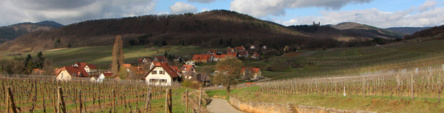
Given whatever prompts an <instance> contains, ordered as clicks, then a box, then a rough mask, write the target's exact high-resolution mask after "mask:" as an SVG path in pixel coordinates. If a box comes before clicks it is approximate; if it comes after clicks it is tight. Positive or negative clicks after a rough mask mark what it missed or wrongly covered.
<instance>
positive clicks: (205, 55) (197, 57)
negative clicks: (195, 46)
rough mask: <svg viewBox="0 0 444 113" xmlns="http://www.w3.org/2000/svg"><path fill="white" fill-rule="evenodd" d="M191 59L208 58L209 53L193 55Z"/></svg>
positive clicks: (209, 57)
mask: <svg viewBox="0 0 444 113" xmlns="http://www.w3.org/2000/svg"><path fill="white" fill-rule="evenodd" d="M192 59H193V60H210V59H211V55H207V54H203V55H193V58H192Z"/></svg>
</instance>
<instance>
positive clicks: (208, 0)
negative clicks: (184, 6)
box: [188, 0, 215, 3]
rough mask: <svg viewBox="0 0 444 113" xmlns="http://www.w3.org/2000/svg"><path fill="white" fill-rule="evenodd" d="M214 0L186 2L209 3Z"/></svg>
mask: <svg viewBox="0 0 444 113" xmlns="http://www.w3.org/2000/svg"><path fill="white" fill-rule="evenodd" d="M214 1H215V0H188V2H199V3H211V2H214Z"/></svg>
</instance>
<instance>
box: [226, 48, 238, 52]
mask: <svg viewBox="0 0 444 113" xmlns="http://www.w3.org/2000/svg"><path fill="white" fill-rule="evenodd" d="M235 52H236V50H234V48H231V47H228V49H227V53H235Z"/></svg>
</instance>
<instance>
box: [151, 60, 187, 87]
mask: <svg viewBox="0 0 444 113" xmlns="http://www.w3.org/2000/svg"><path fill="white" fill-rule="evenodd" d="M176 68H177V67H174V66H171V65H169V64H168V63H166V62H156V63H154V66H153V68H151V69H150V71H148V73H147V74H146V75H145V82H146V83H147V84H148V85H154V86H171V85H172V84H173V82H175V81H179V80H180V75H179V73H178V72H177V71H176ZM177 70H179V69H177Z"/></svg>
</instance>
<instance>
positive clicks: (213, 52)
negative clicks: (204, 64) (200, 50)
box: [207, 50, 217, 55]
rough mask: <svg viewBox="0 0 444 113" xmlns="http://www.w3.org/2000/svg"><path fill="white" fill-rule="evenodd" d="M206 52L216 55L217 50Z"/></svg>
mask: <svg viewBox="0 0 444 113" xmlns="http://www.w3.org/2000/svg"><path fill="white" fill-rule="evenodd" d="M207 54H209V55H216V54H217V50H209V51H208V52H207Z"/></svg>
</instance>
